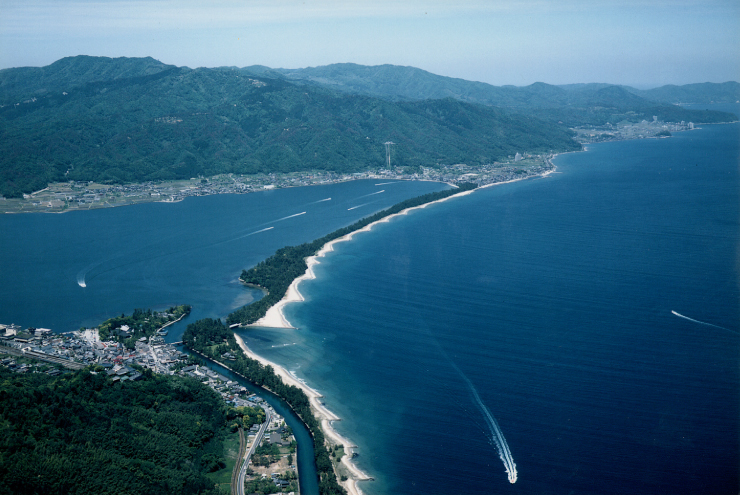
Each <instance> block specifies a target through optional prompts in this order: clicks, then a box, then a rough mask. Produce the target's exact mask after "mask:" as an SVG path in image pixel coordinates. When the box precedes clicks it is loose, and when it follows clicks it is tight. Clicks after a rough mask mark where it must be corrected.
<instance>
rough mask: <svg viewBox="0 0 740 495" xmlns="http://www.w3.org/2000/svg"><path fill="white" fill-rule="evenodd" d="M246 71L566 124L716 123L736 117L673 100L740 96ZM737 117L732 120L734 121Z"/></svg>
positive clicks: (739, 93) (344, 72)
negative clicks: (457, 102) (461, 103)
mask: <svg viewBox="0 0 740 495" xmlns="http://www.w3.org/2000/svg"><path fill="white" fill-rule="evenodd" d="M242 71H244V72H245V73H247V74H255V75H266V76H270V77H282V78H284V79H287V80H290V81H294V82H300V83H303V84H311V85H317V86H323V87H330V88H332V89H335V90H337V91H341V92H344V93H349V94H364V95H369V96H375V97H378V98H385V99H389V100H392V101H416V100H427V99H441V98H455V99H458V100H461V101H466V102H469V103H478V104H481V105H489V106H495V107H500V108H503V109H507V110H510V111H513V112H518V113H522V114H529V115H534V116H536V117H538V118H541V119H546V120H550V121H556V122H557V121H563V123H564V124H565V125H569V126H576V125H587V124H596V125H601V124H604V123H606V122H607V121H609V122H612V123H617V122H620V121H622V120H627V121H629V122H639V121H640V120H643V119H647V120H650V119H651V118H652V116H653V115H655V116H657V117H659V119H660V120H662V121H665V122H680V121H682V120H685V121H694V122H718V121H727V119H728V118H729V119H732V117H730V116H729V115H728V114H724V113H722V112H698V113H697V112H695V111H693V110H686V109H683V108H679V107H676V106H675V105H672V104H673V103H677V102H682V103H734V102H736V101H738V100H740V84H738V83H737V82H726V83H722V84H716V83H701V84H687V85H685V86H674V85H668V86H662V87H660V88H654V89H650V90H639V89H636V88H632V87H629V86H617V85H613V84H603V83H600V84H567V85H563V86H553V85H550V84H545V83H541V82H538V83H534V84H531V85H529V86H522V87H517V86H492V85H490V84H486V83H482V82H475V81H466V80H464V79H457V78H452V77H444V76H439V75H436V74H431V73H429V72H426V71H424V70H421V69H417V68H415V67H401V66H397V65H377V66H365V65H357V64H332V65H326V66H322V67H308V68H305V69H270V68H269V67H264V66H251V67H245V68H244V69H242ZM733 120H734V119H733Z"/></svg>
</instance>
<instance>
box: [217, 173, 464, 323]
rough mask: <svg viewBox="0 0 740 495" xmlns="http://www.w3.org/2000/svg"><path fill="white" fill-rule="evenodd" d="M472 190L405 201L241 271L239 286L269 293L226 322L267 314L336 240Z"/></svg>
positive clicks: (251, 318)
mask: <svg viewBox="0 0 740 495" xmlns="http://www.w3.org/2000/svg"><path fill="white" fill-rule="evenodd" d="M475 187H476V185H475V184H469V183H466V184H460V186H459V187H458V188H456V189H447V190H445V191H438V192H434V193H429V194H424V195H422V196H417V197H415V198H411V199H407V200H406V201H402V202H400V203H397V204H395V205H393V206H391V207H390V208H388V209H385V210H383V211H380V212H378V213H376V214H374V215H371V216H369V217H365V218H363V219H361V220H358V221H357V222H355V223H353V224H352V225H350V226H348V227H344V228H341V229H338V230H335V231H334V232H332V233H330V234H327V235H325V236H324V237H321V238H319V239H316V240H314V241H312V242H306V243H303V244H301V245H298V246H287V247H284V248H281V249H278V251H277V252H276V253H275V254H273V255H272V256H270V257H269V258H267V259H266V260H264V261H261V262H260V263H258V264H257V265H256V266H254V267H252V268H250V269H249V270H243V271H242V274H241V276H240V277H239V279H240V280H241V281H242V282H244V283H246V284H251V285H256V286H259V287H263V288H265V289H267V292H268V293H267V294H266V295H265V296H264V297H263V298H262V299H260V300H258V301H255V302H253V303H252V304H249V305H247V306H243V307H242V308H240V309H238V310H236V311H234V312H233V313H231V314H230V315H229V316H228V317H227V318H226V321H227V323H229V324H235V323H241V324H242V325H248V324H250V323H254V322H255V321H257V320H259V319H260V318H262V317H263V316H265V313H267V310H268V309H270V307H272V306H273V305H275V304H277V303H278V302H279V301H280V300H281V299H282V298H283V297H284V296H285V294H286V293H287V291H288V288H289V287H290V284H291V283H293V280H295V279H296V278H298V277H300V276H301V275H303V274H304V273H305V272H306V269H307V268H308V265H307V264H306V258H308V257H309V256H313V255H315V254H316V253H317V252H318V251H319V250H320V249H321V247H322V246H323V245H324V244H326V243H327V242H330V241H333V240H335V239H339V238H340V237H342V236H345V235H347V234H349V233H350V232H354V231H355V230H359V229H361V228H363V227H365V226H367V225H369V224H371V223H373V222H376V221H378V220H380V219H382V218H385V217H387V216H389V215H393V214H394V213H399V212H400V211H403V210H405V209H406V208H413V207H414V206H419V205H423V204H425V203H430V202H432V201H437V200H439V199H443V198H446V197H448V196H452V195H453V194H458V193H461V192H464V191H469V190H471V189H475Z"/></svg>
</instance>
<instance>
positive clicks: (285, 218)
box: [263, 198, 331, 225]
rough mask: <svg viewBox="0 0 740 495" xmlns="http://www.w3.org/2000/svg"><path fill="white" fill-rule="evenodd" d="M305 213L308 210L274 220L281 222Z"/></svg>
mask: <svg viewBox="0 0 740 495" xmlns="http://www.w3.org/2000/svg"><path fill="white" fill-rule="evenodd" d="M329 199H331V198H329ZM305 214H306V212H305V211H302V212H300V213H296V214H295V215H288V216H287V217H283V218H278V219H277V220H273V222H281V221H283V220H287V219H289V218H293V217H300V216H301V215H305ZM263 225H264V224H263Z"/></svg>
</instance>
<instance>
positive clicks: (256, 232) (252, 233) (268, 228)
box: [234, 227, 275, 241]
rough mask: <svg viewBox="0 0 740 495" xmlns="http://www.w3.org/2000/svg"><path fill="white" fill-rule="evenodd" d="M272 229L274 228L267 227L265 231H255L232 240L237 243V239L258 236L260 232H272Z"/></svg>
mask: <svg viewBox="0 0 740 495" xmlns="http://www.w3.org/2000/svg"><path fill="white" fill-rule="evenodd" d="M274 228H275V227H267V228H266V229H261V230H256V231H254V232H250V233H249V234H244V235H243V236H241V237H237V238H236V239H234V240H235V241H238V240H239V239H244V238H245V237H249V236H250V235H254V234H259V233H260V232H265V231H268V230H272V229H274Z"/></svg>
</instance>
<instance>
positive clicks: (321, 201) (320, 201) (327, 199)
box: [308, 198, 331, 205]
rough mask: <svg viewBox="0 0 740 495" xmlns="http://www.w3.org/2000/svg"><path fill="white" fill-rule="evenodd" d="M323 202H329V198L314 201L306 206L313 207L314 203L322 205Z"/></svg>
mask: <svg viewBox="0 0 740 495" xmlns="http://www.w3.org/2000/svg"><path fill="white" fill-rule="evenodd" d="M324 201H331V198H326V199H320V200H318V201H314V202H313V203H308V204H310V205H315V204H316V203H323V202H324Z"/></svg>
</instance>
